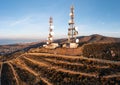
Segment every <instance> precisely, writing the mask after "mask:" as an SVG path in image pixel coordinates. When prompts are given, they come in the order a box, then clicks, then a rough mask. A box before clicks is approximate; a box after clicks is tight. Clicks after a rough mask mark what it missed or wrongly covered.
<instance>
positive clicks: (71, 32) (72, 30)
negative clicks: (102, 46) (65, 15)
mask: <svg viewBox="0 0 120 85" xmlns="http://www.w3.org/2000/svg"><path fill="white" fill-rule="evenodd" d="M68 24H69V28H68V43H76V36H77V35H78V29H77V27H75V26H74V25H75V22H74V7H73V6H71V11H70V20H69V23H68Z"/></svg>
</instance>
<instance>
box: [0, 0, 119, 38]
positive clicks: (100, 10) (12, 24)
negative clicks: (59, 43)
mask: <svg viewBox="0 0 120 85" xmlns="http://www.w3.org/2000/svg"><path fill="white" fill-rule="evenodd" d="M64 3H65V5H64V6H63V4H64ZM119 3H120V1H119V0H92V1H90V0H69V1H66V0H60V1H57V2H56V0H51V1H48V0H36V1H35V0H26V1H24V0H20V1H15V0H11V1H9V0H1V1H0V10H1V13H0V18H1V20H0V39H16V40H17V39H47V37H48V29H49V17H50V16H52V17H53V25H54V28H55V29H54V32H55V35H54V39H59V38H67V33H68V27H69V25H68V21H69V19H70V16H69V13H70V7H71V5H74V9H75V26H78V32H79V35H78V36H88V35H92V34H100V35H103V36H109V37H117V38H120V10H119V9H120V4H119Z"/></svg>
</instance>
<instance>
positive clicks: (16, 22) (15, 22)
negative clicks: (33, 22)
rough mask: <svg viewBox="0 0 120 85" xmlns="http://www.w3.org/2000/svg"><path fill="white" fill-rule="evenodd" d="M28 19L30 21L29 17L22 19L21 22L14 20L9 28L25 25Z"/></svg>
mask: <svg viewBox="0 0 120 85" xmlns="http://www.w3.org/2000/svg"><path fill="white" fill-rule="evenodd" d="M30 19H31V16H29V17H25V18H24V19H21V20H16V21H14V22H12V23H11V24H10V26H16V25H19V24H23V23H25V22H29V21H30Z"/></svg>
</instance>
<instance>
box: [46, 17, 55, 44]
mask: <svg viewBox="0 0 120 85" xmlns="http://www.w3.org/2000/svg"><path fill="white" fill-rule="evenodd" d="M53 28H54V26H53V18H52V17H50V19H49V35H48V40H47V44H51V43H52V42H53V34H54V32H53Z"/></svg>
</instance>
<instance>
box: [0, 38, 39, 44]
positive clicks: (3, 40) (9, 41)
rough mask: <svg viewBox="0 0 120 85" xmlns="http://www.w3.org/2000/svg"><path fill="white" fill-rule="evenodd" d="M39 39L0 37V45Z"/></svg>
mask: <svg viewBox="0 0 120 85" xmlns="http://www.w3.org/2000/svg"><path fill="white" fill-rule="evenodd" d="M37 41H40V40H38V39H18V40H14V39H0V45H8V44H18V43H30V42H37Z"/></svg>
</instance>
